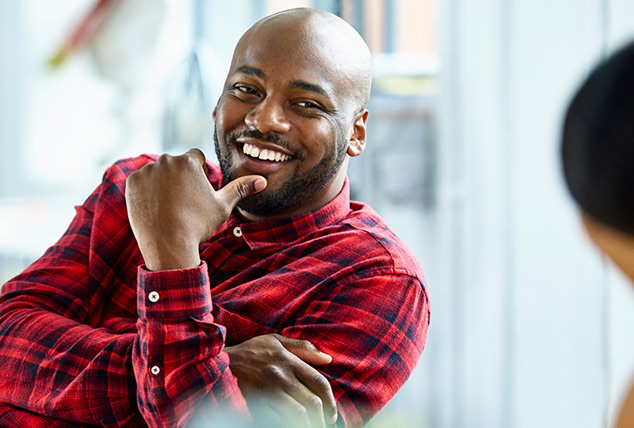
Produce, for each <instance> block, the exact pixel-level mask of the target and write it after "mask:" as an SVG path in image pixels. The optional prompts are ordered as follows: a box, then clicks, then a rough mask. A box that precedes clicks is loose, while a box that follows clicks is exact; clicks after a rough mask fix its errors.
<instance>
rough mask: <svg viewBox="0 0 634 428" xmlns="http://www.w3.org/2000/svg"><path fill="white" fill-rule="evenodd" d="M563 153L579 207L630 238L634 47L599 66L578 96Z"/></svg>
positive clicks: (633, 177) (568, 121)
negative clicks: (627, 234)
mask: <svg viewBox="0 0 634 428" xmlns="http://www.w3.org/2000/svg"><path fill="white" fill-rule="evenodd" d="M561 154H562V161H563V170H564V176H565V179H566V184H567V185H568V188H569V189H570V192H571V193H572V196H573V198H574V199H575V200H576V201H577V203H578V204H579V206H580V208H581V209H582V210H583V211H585V212H586V213H587V214H589V215H590V216H591V217H593V218H594V219H596V220H598V221H599V222H601V223H603V224H605V225H607V226H611V227H613V228H616V229H619V230H621V231H623V232H627V233H629V234H634V43H630V44H628V45H627V46H625V47H624V48H622V49H620V50H619V51H617V52H616V53H615V54H613V55H611V56H610V57H609V58H608V59H607V60H606V61H604V62H602V63H601V64H599V65H598V66H597V67H596V68H595V69H594V70H593V71H592V73H591V74H590V76H589V77H588V78H587V80H586V81H585V82H584V84H583V85H582V87H581V88H580V89H579V91H578V92H577V93H576V95H575V97H574V98H573V100H572V102H571V104H570V106H569V107H568V111H567V113H566V119H565V123H564V130H563V143H562V151H561Z"/></svg>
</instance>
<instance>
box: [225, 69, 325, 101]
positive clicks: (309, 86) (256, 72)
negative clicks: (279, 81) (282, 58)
mask: <svg viewBox="0 0 634 428" xmlns="http://www.w3.org/2000/svg"><path fill="white" fill-rule="evenodd" d="M236 71H237V72H238V73H244V74H248V75H249V76H255V77H258V78H260V79H262V80H266V74H264V72H263V71H262V70H260V69H259V68H255V67H251V66H250V65H242V66H240V67H238V69H237V70H236ZM288 88H289V89H303V90H305V91H310V92H315V93H317V94H320V95H323V96H325V97H328V96H329V95H328V92H327V91H326V90H325V89H324V88H322V87H321V86H319V85H316V84H314V83H310V82H307V81H305V80H293V81H291V82H290V83H289V84H288Z"/></svg>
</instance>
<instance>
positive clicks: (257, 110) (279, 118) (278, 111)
mask: <svg viewBox="0 0 634 428" xmlns="http://www.w3.org/2000/svg"><path fill="white" fill-rule="evenodd" d="M284 110H285V109H284V105H283V103H281V102H279V101H276V100H275V99H273V98H270V97H267V98H265V99H264V100H262V101H261V102H259V103H257V104H255V105H254V106H253V109H252V110H251V111H250V112H249V113H247V115H246V117H245V118H244V122H245V123H246V124H247V125H248V126H251V127H254V128H256V129H257V130H258V131H260V132H262V133H263V134H266V133H268V132H288V131H289V130H290V129H291V123H290V122H289V120H288V118H286V116H285V111H284Z"/></svg>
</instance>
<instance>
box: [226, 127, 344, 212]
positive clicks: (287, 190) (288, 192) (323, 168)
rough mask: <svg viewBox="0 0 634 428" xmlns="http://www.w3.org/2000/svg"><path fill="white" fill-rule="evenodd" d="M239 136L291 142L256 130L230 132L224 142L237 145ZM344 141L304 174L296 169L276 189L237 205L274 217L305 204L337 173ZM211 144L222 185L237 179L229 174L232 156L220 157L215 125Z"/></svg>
mask: <svg viewBox="0 0 634 428" xmlns="http://www.w3.org/2000/svg"><path fill="white" fill-rule="evenodd" d="M240 137H249V138H255V139H259V140H262V141H271V142H274V143H275V144H278V145H279V146H280V147H285V148H289V147H290V145H289V144H288V143H287V142H286V141H285V140H283V139H282V138H281V137H279V136H277V135H275V136H273V137H267V135H265V134H262V133H261V132H259V131H256V130H247V131H241V132H239V131H236V132H232V133H231V134H229V135H228V136H227V138H226V140H227V145H228V146H229V145H236V141H237V139H238V138H240ZM347 144H348V143H347V141H345V140H344V141H341V142H339V144H337V152H336V153H335V152H332V153H330V154H329V155H328V156H327V157H325V158H323V159H322V160H321V161H320V162H319V163H318V164H317V165H315V166H314V167H313V168H311V169H310V171H308V172H307V173H306V174H303V175H301V176H300V174H299V173H298V172H297V171H295V173H294V174H293V177H292V178H291V180H289V181H287V182H286V183H284V184H283V185H282V187H280V188H279V189H277V190H269V189H268V188H267V189H264V190H263V191H261V192H259V193H256V194H255V195H251V196H247V197H246V198H244V199H242V200H241V201H240V202H238V207H240V209H242V210H244V211H246V212H248V213H250V214H253V215H256V216H259V217H275V216H279V215H283V214H284V213H286V212H289V211H291V210H293V209H295V208H297V207H299V206H301V205H302V204H305V203H306V202H307V201H309V200H310V199H311V198H312V197H313V195H314V194H315V193H316V192H318V191H320V190H322V189H323V188H324V187H326V185H327V184H328V182H329V181H330V180H331V179H332V178H333V177H334V176H335V174H337V171H339V167H340V166H341V164H342V163H343V161H344V159H345V156H346V150H345V149H346V147H347ZM214 146H215V149H216V156H217V157H218V163H219V165H220V170H221V171H222V177H223V181H224V184H226V183H229V182H230V181H232V180H234V179H235V178H236V177H234V176H233V175H232V170H233V163H232V160H231V155H229V154H228V153H227V155H226V156H222V153H221V150H220V144H219V142H218V132H217V130H216V129H215V127H214Z"/></svg>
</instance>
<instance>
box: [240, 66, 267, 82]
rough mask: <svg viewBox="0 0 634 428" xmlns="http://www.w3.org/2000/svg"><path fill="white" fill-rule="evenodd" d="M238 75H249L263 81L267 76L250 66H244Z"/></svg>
mask: <svg viewBox="0 0 634 428" xmlns="http://www.w3.org/2000/svg"><path fill="white" fill-rule="evenodd" d="M236 71H237V72H238V73H244V74H248V75H249V76H255V77H259V78H260V79H262V80H266V74H264V72H263V71H262V70H260V69H259V68H255V67H251V66H249V65H243V66H241V67H238V69H237V70H236Z"/></svg>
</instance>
